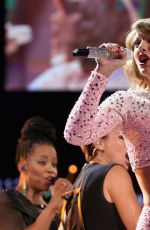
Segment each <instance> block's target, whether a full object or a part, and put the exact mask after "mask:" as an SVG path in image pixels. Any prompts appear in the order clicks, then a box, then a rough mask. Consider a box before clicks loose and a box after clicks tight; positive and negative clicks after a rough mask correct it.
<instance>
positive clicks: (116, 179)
mask: <svg viewBox="0 0 150 230" xmlns="http://www.w3.org/2000/svg"><path fill="white" fill-rule="evenodd" d="M106 182H107V184H108V186H110V187H117V188H118V189H122V188H121V186H127V185H129V186H132V181H131V177H130V175H129V172H128V171H127V170H126V169H125V168H124V166H122V165H114V166H113V167H112V168H111V169H110V170H109V172H108V174H107V176H106Z"/></svg>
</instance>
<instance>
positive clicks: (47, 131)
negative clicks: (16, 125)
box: [16, 116, 57, 164]
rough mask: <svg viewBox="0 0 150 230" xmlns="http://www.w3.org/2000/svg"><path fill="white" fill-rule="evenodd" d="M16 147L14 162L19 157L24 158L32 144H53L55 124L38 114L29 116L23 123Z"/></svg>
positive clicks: (54, 140) (30, 149) (17, 160)
mask: <svg viewBox="0 0 150 230" xmlns="http://www.w3.org/2000/svg"><path fill="white" fill-rule="evenodd" d="M20 134H21V135H20V138H19V139H18V143H17V148H16V164H18V162H19V161H20V159H21V158H26V157H27V156H28V154H29V153H30V152H31V151H32V148H33V145H34V144H48V145H53V146H55V144H56V140H57V138H56V129H55V126H54V125H53V124H51V123H49V122H48V121H47V120H45V119H44V118H42V117H40V116H34V117H31V118H29V119H28V120H27V121H26V122H25V123H24V125H23V127H22V129H21V132H20Z"/></svg>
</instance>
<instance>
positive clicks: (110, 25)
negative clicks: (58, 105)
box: [4, 0, 150, 92]
mask: <svg viewBox="0 0 150 230" xmlns="http://www.w3.org/2000/svg"><path fill="white" fill-rule="evenodd" d="M5 8H6V15H5V16H6V17H5V41H6V42H5V49H4V50H5V59H6V66H5V77H4V90H5V91H27V92H33V91H81V90H82V89H83V87H84V85H85V83H86V81H87V78H88V77H89V75H90V72H91V71H92V70H93V69H94V68H95V65H96V64H95V60H94V59H92V58H86V57H74V56H73V55H72V52H73V50H74V49H77V48H84V47H87V46H92V47H98V46H99V45H100V44H102V43H106V42H115V43H118V44H120V45H122V46H125V38H126V35H127V32H128V31H129V29H130V25H131V24H132V23H133V22H134V21H135V20H137V19H138V18H143V17H149V16H150V1H149V0H92V1H91V0H6V1H5ZM128 87H129V81H128V79H127V78H126V76H125V75H124V72H123V69H122V68H120V69H117V70H116V71H115V72H114V73H113V74H112V75H111V77H110V81H109V84H108V86H107V90H116V89H126V88H128Z"/></svg>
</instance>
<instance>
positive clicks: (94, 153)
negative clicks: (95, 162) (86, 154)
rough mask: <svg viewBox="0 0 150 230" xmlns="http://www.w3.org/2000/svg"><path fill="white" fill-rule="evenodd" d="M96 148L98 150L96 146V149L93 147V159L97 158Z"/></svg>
mask: <svg viewBox="0 0 150 230" xmlns="http://www.w3.org/2000/svg"><path fill="white" fill-rule="evenodd" d="M96 150H97V149H96V148H94V149H93V151H92V159H93V158H95V155H96Z"/></svg>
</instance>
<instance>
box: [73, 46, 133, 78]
mask: <svg viewBox="0 0 150 230" xmlns="http://www.w3.org/2000/svg"><path fill="white" fill-rule="evenodd" d="M73 56H83V57H87V58H95V60H96V63H97V66H96V68H95V71H96V72H99V73H100V74H103V75H104V76H106V77H109V76H110V75H111V73H112V72H113V71H114V70H116V69H117V68H119V67H122V66H123V65H125V63H126V61H127V60H129V59H131V57H132V53H131V51H130V50H129V49H127V48H124V47H122V46H120V45H118V44H116V43H103V44H102V45H100V46H99V47H86V48H83V49H75V50H74V51H73Z"/></svg>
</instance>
